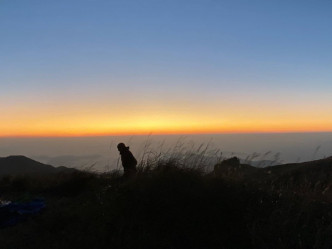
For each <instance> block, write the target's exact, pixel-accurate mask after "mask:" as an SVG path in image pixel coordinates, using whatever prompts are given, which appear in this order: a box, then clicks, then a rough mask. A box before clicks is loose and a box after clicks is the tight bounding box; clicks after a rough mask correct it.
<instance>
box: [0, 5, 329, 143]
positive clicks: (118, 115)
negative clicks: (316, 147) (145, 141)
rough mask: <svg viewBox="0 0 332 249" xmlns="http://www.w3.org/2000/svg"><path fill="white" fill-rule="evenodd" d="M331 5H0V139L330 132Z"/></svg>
mask: <svg viewBox="0 0 332 249" xmlns="http://www.w3.org/2000/svg"><path fill="white" fill-rule="evenodd" d="M331 11H332V2H331V1H329V0H319V1H313V0H301V1H298V0H293V1H285V0H278V1H274V0H271V1H266V0H251V1H245V0H225V1H223V0H190V1H189V0H176V1H173V0H163V1H162V0H141V1H140V0H118V1H115V0H57V1H48V0H46V1H45V0H29V1H25V0H0V113H1V122H0V137H7V136H9V137H12V136H14V137H15V136H85V135H89V136H90V135H91V136H92V135H120V134H148V133H153V134H173V133H175V134H182V133H186V134H187V133H248V132H249V133H252V132H312V131H332V73H331V68H332V49H331V44H332V32H331V30H332V15H331Z"/></svg>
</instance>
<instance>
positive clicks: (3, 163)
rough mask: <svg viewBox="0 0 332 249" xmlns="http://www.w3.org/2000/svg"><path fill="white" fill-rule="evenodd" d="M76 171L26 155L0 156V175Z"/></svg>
mask: <svg viewBox="0 0 332 249" xmlns="http://www.w3.org/2000/svg"><path fill="white" fill-rule="evenodd" d="M69 171H76V170H75V169H72V168H67V167H63V166H61V167H53V166H51V165H47V164H43V163H40V162H37V161H35V160H33V159H31V158H28V157H26V156H21V155H17V156H8V157H0V176H1V175H2V176H3V175H36V174H37V175H44V174H53V173H58V172H69Z"/></svg>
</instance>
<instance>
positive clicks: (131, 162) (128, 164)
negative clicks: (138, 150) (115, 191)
mask: <svg viewBox="0 0 332 249" xmlns="http://www.w3.org/2000/svg"><path fill="white" fill-rule="evenodd" d="M118 150H119V152H120V155H121V161H122V166H123V170H124V176H131V175H134V174H135V173H136V171H137V170H136V165H137V160H136V158H135V157H134V156H133V154H132V153H131V152H130V151H129V147H126V146H125V144H124V143H119V144H118Z"/></svg>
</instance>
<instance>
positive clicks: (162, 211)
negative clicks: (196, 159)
mask: <svg viewBox="0 0 332 249" xmlns="http://www.w3.org/2000/svg"><path fill="white" fill-rule="evenodd" d="M331 184H332V159H331V158H329V159H325V160H320V161H314V162H311V163H307V164H294V165H282V166H275V167H273V168H272V167H271V168H265V169H256V168H253V167H251V166H249V165H237V164H236V163H235V164H234V163H229V164H228V163H227V161H226V162H224V163H223V164H220V165H218V166H217V167H216V170H215V172H211V173H203V172H202V171H201V170H200V169H192V168H190V167H185V166H183V165H181V166H179V165H177V163H176V162H174V161H167V162H159V163H158V165H156V166H154V167H147V166H146V167H144V168H140V170H139V172H138V174H137V176H135V177H133V178H130V179H123V178H122V177H121V175H120V174H119V173H118V172H113V173H109V174H94V173H88V172H75V171H74V172H60V173H56V174H49V175H43V176H41V175H40V176H31V175H30V176H6V177H2V178H1V180H0V193H1V199H7V200H14V201H24V200H30V199H32V198H36V197H42V198H44V199H45V201H46V206H47V207H46V209H44V211H43V212H42V213H41V214H39V215H35V216H32V217H30V218H29V219H28V220H26V221H24V222H21V223H20V224H17V225H15V226H11V227H6V228H3V229H1V230H0V248H6V249H20V248H22V249H23V248H24V249H30V248H31V249H39V248H43V249H44V248H48V249H52V248H54V249H55V248H56V249H58V248H59V249H60V248H63V249H66V248H70V249H72V248H89V249H91V248H96V249H99V248H100V249H103V248H116V249H122V248H130V249H132V248H142V249H143V248H144V249H149V248H153V249H156V248H158V249H163V248H165V249H166V248H167V249H177V248H178V249H186V248H190V249H196V248H199V249H209V248H214V249H215V248H225V249H226V248H234V249H242V248H243V249H244V248H245V249H250V248H257V249H266V248H269V249H273V248H280V249H281V248H282V249H287V248H292V249H296V248H312V249H315V248H317V249H318V248H319V249H328V248H332V193H331V189H330V187H331Z"/></svg>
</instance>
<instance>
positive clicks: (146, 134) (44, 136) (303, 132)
mask: <svg viewBox="0 0 332 249" xmlns="http://www.w3.org/2000/svg"><path fill="white" fill-rule="evenodd" d="M308 133H332V130H323V131H315V130H314V131H310V130H309V131H296V130H294V131H229V132H140V133H138V132H137V133H135V132H128V133H96V134H44V135H43V134H41V135H33V134H27V135H0V138H71V137H72V138H75V137H107V136H110V137H111V136H112V137H121V136H175V135H240V134H308Z"/></svg>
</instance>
